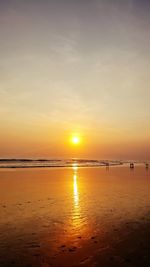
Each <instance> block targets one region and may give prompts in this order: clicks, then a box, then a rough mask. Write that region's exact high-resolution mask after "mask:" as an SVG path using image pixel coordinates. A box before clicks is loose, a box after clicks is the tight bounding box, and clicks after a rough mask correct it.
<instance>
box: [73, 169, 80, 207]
mask: <svg viewBox="0 0 150 267" xmlns="http://www.w3.org/2000/svg"><path fill="white" fill-rule="evenodd" d="M73 191H74V206H75V207H77V206H78V204H79V194H78V184H77V175H76V174H74V175H73Z"/></svg>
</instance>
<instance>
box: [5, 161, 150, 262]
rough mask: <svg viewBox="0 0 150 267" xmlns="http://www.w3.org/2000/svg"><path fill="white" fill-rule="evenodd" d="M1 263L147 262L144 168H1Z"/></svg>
mask: <svg viewBox="0 0 150 267" xmlns="http://www.w3.org/2000/svg"><path fill="white" fill-rule="evenodd" d="M0 207H1V216H0V266H4V267H5V266H17V267H18V266H23V267H24V266H44V267H47V266H104V267H105V266H110V267H113V266H114V267H117V266H119V267H120V266H140V267H141V266H150V256H149V254H150V244H149V240H150V172H149V170H147V169H145V166H144V165H139V166H138V165H137V166H135V168H134V169H133V170H131V169H130V168H129V166H124V165H123V166H111V167H109V168H108V167H103V166H101V167H94V168H89V167H83V168H78V166H76V165H74V166H72V167H69V168H44V169H43V168H38V169H37V168H28V169H23V168H18V169H7V168H6V169H2V170H0Z"/></svg>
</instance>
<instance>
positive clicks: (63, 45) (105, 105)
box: [0, 0, 150, 159]
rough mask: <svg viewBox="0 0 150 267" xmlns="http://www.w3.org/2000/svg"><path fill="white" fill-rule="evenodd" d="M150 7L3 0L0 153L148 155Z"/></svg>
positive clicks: (122, 0) (145, 2)
mask: <svg viewBox="0 0 150 267" xmlns="http://www.w3.org/2000/svg"><path fill="white" fill-rule="evenodd" d="M149 14H150V1H149V0H3V1H2V0H0V39H1V40H0V125H1V127H0V157H1V158H4V157H41V158H43V157H49V158H51V157H65V158H66V157H85V158H99V159H104V158H108V159H120V158H121V159H150V15H149ZM73 135H78V136H79V137H80V139H81V141H80V144H79V145H77V146H76V145H73V144H71V143H70V138H71V136H73Z"/></svg>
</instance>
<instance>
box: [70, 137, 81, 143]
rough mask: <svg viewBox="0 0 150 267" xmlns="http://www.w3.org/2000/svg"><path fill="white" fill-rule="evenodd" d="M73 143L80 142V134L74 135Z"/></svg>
mask: <svg viewBox="0 0 150 267" xmlns="http://www.w3.org/2000/svg"><path fill="white" fill-rule="evenodd" d="M71 142H72V144H74V145H78V144H79V143H80V137H79V136H76V135H75V136H73V137H72V139H71Z"/></svg>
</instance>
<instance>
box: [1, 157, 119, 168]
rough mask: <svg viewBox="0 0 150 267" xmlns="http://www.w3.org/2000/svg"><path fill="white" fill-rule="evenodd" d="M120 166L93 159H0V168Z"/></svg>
mask: <svg viewBox="0 0 150 267" xmlns="http://www.w3.org/2000/svg"><path fill="white" fill-rule="evenodd" d="M121 164H123V162H121V161H109V160H94V159H91V160H89V159H66V160H62V159H0V168H44V167H48V168H50V167H51V168H52V167H55V168H56V167H57V168H58V167H98V166H113V165H121Z"/></svg>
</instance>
